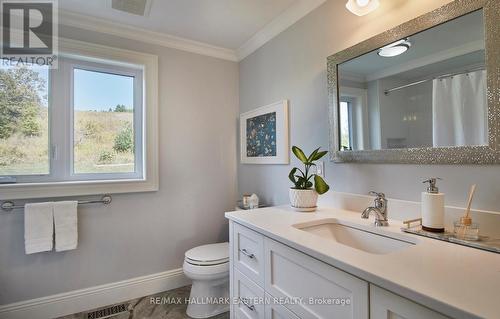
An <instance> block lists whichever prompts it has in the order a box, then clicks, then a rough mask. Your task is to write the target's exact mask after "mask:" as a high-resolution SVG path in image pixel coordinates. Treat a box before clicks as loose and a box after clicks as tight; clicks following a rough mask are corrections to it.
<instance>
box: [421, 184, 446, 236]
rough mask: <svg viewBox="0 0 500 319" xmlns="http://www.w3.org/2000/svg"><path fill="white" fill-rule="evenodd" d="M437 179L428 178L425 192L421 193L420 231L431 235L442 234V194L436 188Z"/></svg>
mask: <svg viewBox="0 0 500 319" xmlns="http://www.w3.org/2000/svg"><path fill="white" fill-rule="evenodd" d="M438 179H440V178H438V177H433V178H430V179H428V180H426V181H423V183H429V187H427V191H426V192H422V229H423V230H426V231H430V232H433V233H442V232H444V194H443V193H440V192H439V189H438V187H437V186H436V181H437V180H438Z"/></svg>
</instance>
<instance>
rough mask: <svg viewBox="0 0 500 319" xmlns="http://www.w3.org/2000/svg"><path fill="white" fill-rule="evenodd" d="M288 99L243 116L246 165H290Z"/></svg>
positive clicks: (242, 145) (241, 149)
mask: <svg viewBox="0 0 500 319" xmlns="http://www.w3.org/2000/svg"><path fill="white" fill-rule="evenodd" d="M288 148H289V146H288V100H283V101H279V102H276V103H273V104H270V105H266V106H262V107H259V108H258V109H255V110H252V111H249V112H246V113H243V114H241V115H240V152H241V163H243V164H288V163H289V162H290V157H289V150H288Z"/></svg>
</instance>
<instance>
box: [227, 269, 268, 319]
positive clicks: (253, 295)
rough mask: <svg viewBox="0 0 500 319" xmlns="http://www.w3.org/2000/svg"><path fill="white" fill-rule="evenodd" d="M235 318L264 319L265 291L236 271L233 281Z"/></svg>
mask: <svg viewBox="0 0 500 319" xmlns="http://www.w3.org/2000/svg"><path fill="white" fill-rule="evenodd" d="M233 293H234V299H235V300H237V301H238V303H237V304H235V305H234V307H233V310H234V318H236V319H247V318H248V319H264V317H265V313H264V290H263V289H262V288H261V287H259V286H258V285H256V284H255V283H253V282H252V281H251V280H250V279H249V278H247V277H246V276H245V275H243V274H242V273H241V272H239V271H238V270H237V269H235V270H234V281H233Z"/></svg>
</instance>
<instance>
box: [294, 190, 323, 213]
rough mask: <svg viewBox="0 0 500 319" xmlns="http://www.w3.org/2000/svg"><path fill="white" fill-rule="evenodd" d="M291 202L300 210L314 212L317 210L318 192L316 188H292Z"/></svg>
mask: <svg viewBox="0 0 500 319" xmlns="http://www.w3.org/2000/svg"><path fill="white" fill-rule="evenodd" d="M289 195H290V204H291V205H292V208H294V209H295V210H296V211H299V212H313V211H315V210H316V204H317V202H318V193H316V190H314V189H294V188H290V192H289Z"/></svg>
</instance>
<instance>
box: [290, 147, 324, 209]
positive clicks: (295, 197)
mask: <svg viewBox="0 0 500 319" xmlns="http://www.w3.org/2000/svg"><path fill="white" fill-rule="evenodd" d="M292 152H293V154H295V156H296V157H297V158H298V159H299V160H300V161H301V162H302V163H303V164H304V169H303V170H301V169H300V168H297V167H294V168H292V170H291V171H290V174H288V178H289V179H290V180H291V181H292V183H293V184H294V187H291V188H290V204H291V205H292V207H293V208H294V209H295V210H297V211H300V212H312V211H315V210H316V203H317V201H318V194H320V195H321V194H324V193H326V192H327V191H328V190H329V189H330V186H328V184H327V183H326V182H325V181H324V180H323V178H321V176H318V175H317V174H315V173H313V172H311V168H312V167H313V166H316V164H314V162H315V161H317V160H319V159H320V158H322V157H323V156H325V155H326V154H327V153H328V152H327V151H320V147H318V148H317V149H315V150H314V151H313V152H312V153H311V155H309V156H306V155H305V154H304V152H303V151H302V150H301V149H300V148H298V147H297V146H293V147H292ZM311 178H313V180H314V183H313V181H312V180H311Z"/></svg>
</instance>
